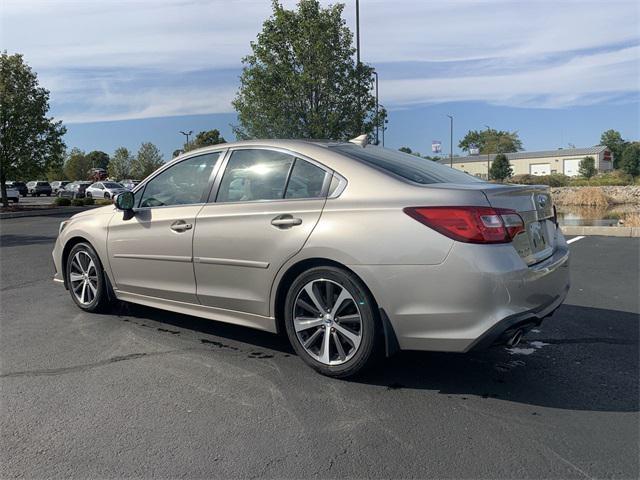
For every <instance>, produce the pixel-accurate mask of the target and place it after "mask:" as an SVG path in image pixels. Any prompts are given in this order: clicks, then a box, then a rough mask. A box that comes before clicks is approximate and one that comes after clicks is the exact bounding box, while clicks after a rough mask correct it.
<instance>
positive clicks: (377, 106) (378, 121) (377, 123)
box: [373, 70, 384, 145]
mask: <svg viewBox="0 0 640 480" xmlns="http://www.w3.org/2000/svg"><path fill="white" fill-rule="evenodd" d="M373 74H374V75H375V76H376V145H378V143H379V142H378V130H379V128H380V118H378V115H379V112H380V103H379V102H378V72H376V71H375V70H374V71H373ZM383 132H384V130H383Z"/></svg>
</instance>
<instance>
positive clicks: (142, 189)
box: [132, 148, 229, 212]
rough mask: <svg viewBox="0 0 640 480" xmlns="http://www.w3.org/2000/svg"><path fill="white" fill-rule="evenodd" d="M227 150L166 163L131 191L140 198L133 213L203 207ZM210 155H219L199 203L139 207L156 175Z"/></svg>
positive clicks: (195, 154) (196, 154) (198, 153)
mask: <svg viewBox="0 0 640 480" xmlns="http://www.w3.org/2000/svg"><path fill="white" fill-rule="evenodd" d="M228 150H229V149H228V148H226V149H224V148H222V149H219V150H212V151H210V152H197V153H194V154H193V155H189V156H186V157H184V158H180V159H178V160H176V161H171V162H169V163H167V164H166V165H165V166H164V167H162V168H160V169H158V170H157V171H156V172H155V173H154V174H153V176H150V177H147V178H146V179H144V180H143V181H142V182H140V183H139V184H138V185H136V187H135V188H134V189H133V190H132V193H133V195H134V196H135V195H136V194H137V193H138V191H140V198H139V199H138V202H137V205H136V206H134V208H133V211H134V212H138V211H143V210H151V209H154V208H178V207H189V206H196V205H204V204H205V203H206V199H207V198H208V195H209V192H210V189H211V186H212V184H213V181H214V180H215V178H216V176H217V175H218V170H219V169H220V165H221V164H222V162H223V161H224V160H225V158H226V155H227V152H228ZM212 154H219V156H218V159H217V160H216V163H215V164H214V165H213V168H212V169H211V174H210V175H209V179H208V180H207V186H206V187H205V188H204V190H203V192H202V196H201V197H200V202H197V203H181V204H178V205H157V206H154V207H141V206H140V202H141V201H142V197H144V192H145V190H146V189H147V185H148V184H149V182H151V181H152V180H153V179H155V178H156V177H157V176H158V175H161V174H162V173H164V172H165V171H166V170H168V169H170V168H172V167H174V166H176V165H178V164H180V163H182V162H185V161H187V160H192V159H194V158H196V157H202V156H205V155H212Z"/></svg>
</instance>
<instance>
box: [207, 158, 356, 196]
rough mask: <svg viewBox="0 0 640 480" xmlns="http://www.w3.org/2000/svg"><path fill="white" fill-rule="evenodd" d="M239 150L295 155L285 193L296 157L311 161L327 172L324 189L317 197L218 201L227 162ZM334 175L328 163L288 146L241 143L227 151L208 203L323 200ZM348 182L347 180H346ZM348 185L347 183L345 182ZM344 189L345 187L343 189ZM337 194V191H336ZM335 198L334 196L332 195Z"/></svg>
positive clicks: (284, 191) (285, 190)
mask: <svg viewBox="0 0 640 480" xmlns="http://www.w3.org/2000/svg"><path fill="white" fill-rule="evenodd" d="M237 150H269V151H273V152H279V153H284V154H286V155H290V156H292V157H293V162H291V166H290V167H289V172H288V173H287V179H286V181H285V187H284V190H283V195H285V194H286V192H287V186H288V185H289V179H290V178H291V172H292V171H293V167H294V165H295V164H296V162H295V161H296V159H300V160H303V161H305V162H309V163H310V164H312V165H314V166H316V167H318V168H320V169H322V170H324V172H325V177H324V181H323V184H322V191H321V192H320V196H317V197H306V198H272V199H264V200H243V201H235V202H219V201H218V193H219V192H220V184H221V183H222V177H223V176H224V172H225V170H226V168H227V164H228V163H229V159H230V158H231V155H233V152H235V151H237ZM333 175H336V172H335V171H334V170H333V169H331V168H329V167H327V166H326V165H323V164H322V163H320V162H318V161H317V160H314V159H313V158H310V157H307V156H306V155H302V154H300V153H298V152H295V151H293V150H289V149H288V148H282V147H271V146H268V145H240V146H237V147H231V148H229V149H228V151H227V152H226V155H225V158H224V159H223V162H222V165H221V166H220V169H219V170H218V173H217V175H216V179H215V182H214V185H213V187H212V188H211V192H210V194H209V198H208V200H207V202H206V203H207V204H211V205H213V204H218V205H237V204H252V203H267V202H300V201H302V202H304V201H307V200H322V199H326V198H327V193H328V192H329V186H330V185H331V179H332V178H333ZM338 177H339V178H340V179H343V180H344V177H342V176H341V175H338ZM345 182H346V180H345ZM345 186H346V183H345ZM336 190H340V189H336ZM342 190H344V188H343V189H342ZM342 190H340V192H342ZM334 194H335V192H334ZM331 198H333V196H332V197H331Z"/></svg>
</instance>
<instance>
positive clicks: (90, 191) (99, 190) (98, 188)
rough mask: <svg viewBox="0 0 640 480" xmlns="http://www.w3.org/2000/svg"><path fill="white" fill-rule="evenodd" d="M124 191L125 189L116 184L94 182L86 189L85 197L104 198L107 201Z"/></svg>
mask: <svg viewBox="0 0 640 480" xmlns="http://www.w3.org/2000/svg"><path fill="white" fill-rule="evenodd" d="M125 190H126V188H125V187H124V186H123V185H121V184H119V183H116V182H108V181H103V182H95V183H92V184H91V185H90V186H89V187H87V190H86V195H87V197H89V198H91V197H93V198H104V199H107V200H109V199H112V198H114V197H115V196H116V195H118V194H119V193H122V192H124V191H125Z"/></svg>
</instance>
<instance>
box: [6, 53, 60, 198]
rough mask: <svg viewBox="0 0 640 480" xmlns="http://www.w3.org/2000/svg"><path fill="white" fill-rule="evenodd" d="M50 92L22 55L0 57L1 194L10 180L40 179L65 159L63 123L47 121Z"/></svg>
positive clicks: (50, 119)
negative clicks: (40, 84) (42, 84)
mask: <svg viewBox="0 0 640 480" xmlns="http://www.w3.org/2000/svg"><path fill="white" fill-rule="evenodd" d="M48 112H49V91H48V90H46V89H45V88H42V87H40V86H39V84H38V77H37V75H36V74H35V73H34V72H33V71H32V70H31V68H30V67H29V66H28V65H27V64H26V63H24V61H23V59H22V55H20V54H14V55H9V54H7V52H6V51H4V52H2V53H1V54H0V192H1V195H2V198H3V200H2V201H3V205H4V206H5V207H6V206H7V205H8V199H7V190H6V185H5V182H6V181H7V179H8V178H9V177H14V178H18V177H22V178H24V177H27V176H28V177H32V178H33V177H39V176H40V175H44V174H45V173H46V171H47V169H48V167H49V166H52V165H54V164H55V163H56V162H58V163H59V162H60V161H61V159H62V158H63V156H64V142H63V141H62V136H63V135H64V134H65V132H66V129H65V127H63V126H62V122H55V121H53V119H52V118H50V117H47V113H48Z"/></svg>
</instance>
